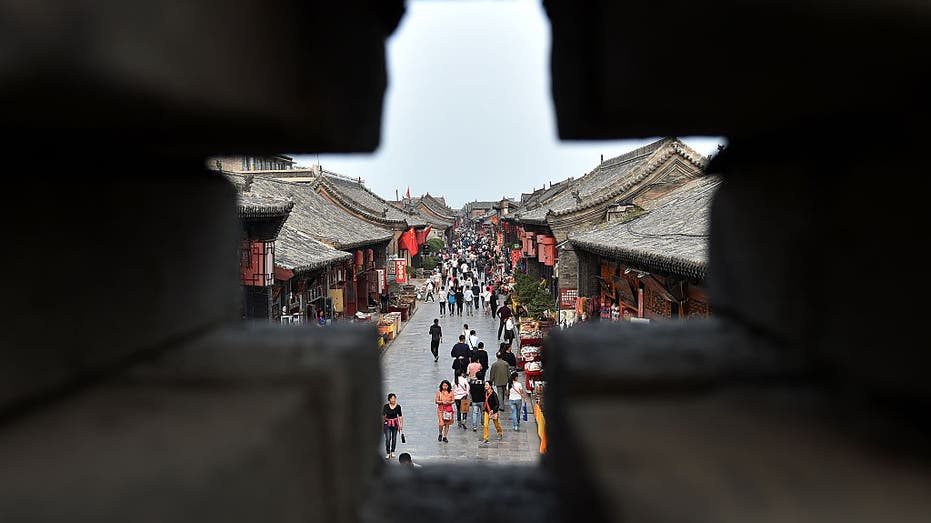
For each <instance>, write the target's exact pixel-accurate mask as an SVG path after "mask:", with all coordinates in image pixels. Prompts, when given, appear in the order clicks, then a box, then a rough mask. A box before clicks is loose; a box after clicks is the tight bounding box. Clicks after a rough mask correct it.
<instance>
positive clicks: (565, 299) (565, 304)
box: [559, 289, 579, 310]
mask: <svg viewBox="0 0 931 523" xmlns="http://www.w3.org/2000/svg"><path fill="white" fill-rule="evenodd" d="M578 297H579V290H578V289H559V308H560V309H563V310H565V309H575V300H576V299H577V298H578Z"/></svg>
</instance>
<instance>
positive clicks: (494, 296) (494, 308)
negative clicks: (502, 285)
mask: <svg viewBox="0 0 931 523" xmlns="http://www.w3.org/2000/svg"><path fill="white" fill-rule="evenodd" d="M488 308H489V309H491V317H492V318H496V317H497V316H498V293H497V292H496V291H495V290H494V289H492V290H491V292H489V293H488ZM498 339H499V340H500V339H501V336H498Z"/></svg>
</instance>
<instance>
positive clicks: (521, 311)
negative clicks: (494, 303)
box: [514, 303, 529, 321]
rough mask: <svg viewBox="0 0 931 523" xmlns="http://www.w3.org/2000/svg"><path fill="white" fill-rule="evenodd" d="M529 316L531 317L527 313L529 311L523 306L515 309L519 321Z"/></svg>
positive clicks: (515, 315)
mask: <svg viewBox="0 0 931 523" xmlns="http://www.w3.org/2000/svg"><path fill="white" fill-rule="evenodd" d="M527 316H529V314H528V313H527V309H525V308H524V306H523V305H521V304H519V303H518V304H517V307H516V308H515V309H514V317H516V318H517V321H520V319H521V318H525V317H527Z"/></svg>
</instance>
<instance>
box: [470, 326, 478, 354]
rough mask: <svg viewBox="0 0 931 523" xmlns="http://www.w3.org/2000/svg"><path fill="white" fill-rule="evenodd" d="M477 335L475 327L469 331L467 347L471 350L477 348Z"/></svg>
mask: <svg viewBox="0 0 931 523" xmlns="http://www.w3.org/2000/svg"><path fill="white" fill-rule="evenodd" d="M478 343H479V342H478V335H477V334H475V329H472V330H470V331H469V348H470V349H472V350H473V351H474V350H475V349H477V348H478Z"/></svg>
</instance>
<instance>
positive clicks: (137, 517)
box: [0, 325, 379, 522]
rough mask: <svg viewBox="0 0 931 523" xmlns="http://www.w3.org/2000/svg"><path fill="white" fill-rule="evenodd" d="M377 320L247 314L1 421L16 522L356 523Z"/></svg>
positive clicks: (369, 439) (374, 394) (374, 397)
mask: <svg viewBox="0 0 931 523" xmlns="http://www.w3.org/2000/svg"><path fill="white" fill-rule="evenodd" d="M373 337H374V333H372V332H371V329H370V328H369V329H360V328H348V327H346V328H343V327H333V328H327V329H318V328H308V329H299V328H294V329H287V330H282V329H281V328H279V327H275V326H264V327H261V328H259V327H250V326H248V325H244V326H243V325H237V326H235V327H229V328H225V329H222V330H219V331H217V332H214V333H211V334H210V335H207V336H205V337H202V338H199V339H196V340H194V341H192V342H190V343H187V344H185V345H183V346H178V347H172V348H171V349H169V350H167V351H166V352H165V353H164V355H163V356H162V357H161V358H159V359H157V360H153V361H151V362H149V363H145V364H142V365H140V366H138V367H136V368H135V369H133V371H131V372H127V373H125V374H122V375H120V376H117V377H114V378H113V379H111V380H109V381H107V382H105V383H100V384H97V385H94V386H90V387H88V388H86V389H85V390H83V391H82V392H80V393H79V394H75V395H73V396H71V397H69V398H68V399H64V400H61V401H59V402H56V403H54V404H50V405H48V406H47V407H46V408H44V409H43V410H42V411H41V412H37V413H35V414H32V415H30V416H25V417H20V418H16V419H13V420H8V422H7V424H6V425H5V426H4V430H3V431H0V455H2V457H0V459H2V460H3V462H4V466H3V467H2V470H0V486H2V487H0V491H2V492H3V494H2V496H0V519H2V520H3V521H62V520H68V521H75V522H82V521H87V522H91V521H93V522H104V521H113V522H117V521H127V520H133V521H153V522H154V521H295V522H297V521H327V522H329V521H336V522H347V521H355V518H356V515H355V507H357V506H358V504H359V503H360V502H361V499H362V493H363V492H364V489H365V478H367V477H370V472H371V470H372V468H371V465H372V462H371V460H368V459H366V457H367V456H371V451H370V449H372V448H373V447H374V446H375V444H376V438H377V434H378V425H377V423H372V424H369V425H368V426H366V425H365V424H364V423H362V424H360V423H359V415H360V413H361V412H365V411H369V412H374V411H377V409H378V405H379V397H378V396H379V394H378V390H377V388H373V387H371V386H368V384H370V383H377V382H378V375H379V370H378V364H377V352H376V350H375V348H374V347H372V344H371V340H372V338H373Z"/></svg>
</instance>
